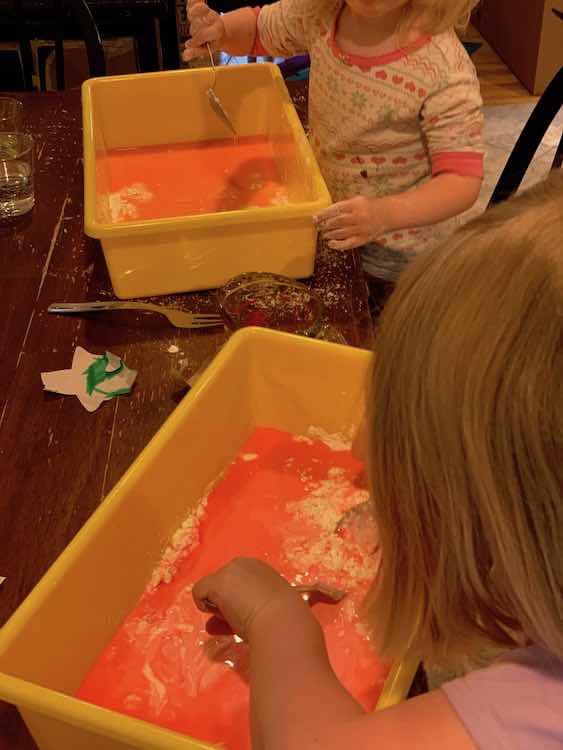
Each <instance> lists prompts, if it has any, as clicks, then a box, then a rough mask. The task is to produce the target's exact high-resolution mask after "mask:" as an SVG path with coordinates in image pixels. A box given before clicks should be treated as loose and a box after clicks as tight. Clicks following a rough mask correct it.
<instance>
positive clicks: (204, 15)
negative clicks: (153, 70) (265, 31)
mask: <svg viewBox="0 0 563 750" xmlns="http://www.w3.org/2000/svg"><path fill="white" fill-rule="evenodd" d="M256 18H257V17H256V13H255V12H254V11H253V10H252V8H249V7H247V8H239V9H238V10H233V11H231V12H230V13H225V14H223V15H219V13H216V12H215V11H214V10H211V9H210V8H208V7H207V5H206V3H205V2H204V1H203V0H189V1H188V19H189V22H190V31H191V35H192V36H191V39H189V40H188V41H187V42H186V47H185V49H184V53H183V58H184V60H186V62H187V61H189V60H192V59H193V58H195V57H201V56H203V55H206V54H207V48H206V46H205V45H206V44H209V45H210V46H211V48H212V49H213V50H218V49H220V50H224V51H225V52H228V53H229V54H230V55H249V54H250V53H251V52H252V49H253V47H254V42H255V40H256Z"/></svg>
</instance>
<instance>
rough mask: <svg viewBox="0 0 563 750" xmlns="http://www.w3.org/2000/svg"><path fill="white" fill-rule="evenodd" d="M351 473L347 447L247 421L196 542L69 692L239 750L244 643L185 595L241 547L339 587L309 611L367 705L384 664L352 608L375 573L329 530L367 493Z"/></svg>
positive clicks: (246, 738)
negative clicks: (247, 431)
mask: <svg viewBox="0 0 563 750" xmlns="http://www.w3.org/2000/svg"><path fill="white" fill-rule="evenodd" d="M361 473H362V466H361V464H359V463H358V462H357V461H356V460H355V459H354V458H353V457H352V455H351V453H350V452H349V451H333V450H331V449H330V448H329V447H327V445H325V444H324V443H322V442H320V441H317V440H314V441H313V440H308V441H304V440H298V439H296V438H295V436H292V435H290V434H288V433H285V432H281V431H279V430H274V429H270V428H258V429H257V430H256V431H255V433H254V434H253V435H252V437H251V438H250V439H249V441H248V442H247V444H246V445H245V446H244V447H243V449H242V450H241V452H240V454H239V456H238V458H237V459H236V460H235V462H234V463H233V464H232V465H231V466H230V467H229V469H228V470H227V471H226V473H225V475H224V477H223V479H222V480H221V481H220V482H219V483H218V484H217V485H216V487H215V489H214V490H213V491H212V492H211V494H210V495H209V498H208V501H207V506H206V508H205V511H204V513H203V516H202V518H201V520H200V521H199V541H197V542H196V543H195V544H193V545H192V547H191V548H190V549H188V550H186V552H185V553H184V556H183V557H182V558H181V559H180V560H179V561H177V562H176V563H175V564H173V565H172V567H171V568H170V569H169V573H170V574H171V575H172V577H171V580H169V582H168V583H166V582H161V583H159V584H158V585H157V586H156V588H153V589H152V590H151V589H150V587H149V589H147V592H146V593H145V594H144V595H143V596H142V598H141V599H140V601H139V603H138V604H137V606H136V607H135V608H134V610H133V611H132V612H131V613H130V614H129V616H128V617H127V618H126V619H125V621H124V623H123V624H122V626H121V628H120V629H119V631H118V632H117V633H116V635H115V637H114V638H113V639H112V641H111V642H110V644H109V645H108V646H107V647H106V649H105V650H104V652H103V653H102V655H101V656H100V658H99V660H98V661H97V663H96V664H95V665H94V667H93V669H92V670H91V672H90V673H89V674H88V676H87V677H86V679H85V681H84V682H83V684H82V686H81V687H80V689H79V691H78V693H77V695H78V697H80V698H82V699H84V700H87V701H90V702H92V703H96V704H98V705H101V706H105V707H107V708H111V709H114V710H116V711H119V712H122V713H124V714H129V715H131V716H135V717H138V718H141V719H145V720H147V721H150V722H153V723H155V724H159V725H161V726H164V727H168V728H170V729H175V730H177V731H179V732H182V733H185V734H188V735H190V736H192V737H195V738H197V739H200V740H206V741H209V742H214V743H220V744H222V745H224V746H225V747H226V748H228V750H248V749H249V748H250V733H249V726H248V725H249V705H248V704H249V688H248V681H247V657H248V654H247V648H246V646H245V644H244V643H241V642H239V641H240V639H237V638H235V637H233V636H232V635H227V636H211V635H209V634H208V632H207V631H206V622H207V620H208V617H207V616H206V615H204V614H202V613H201V612H199V611H198V610H197V609H196V608H195V605H194V604H193V600H192V596H191V587H192V585H193V583H194V582H195V581H197V580H198V579H199V578H200V577H201V576H203V575H206V574H208V573H210V572H212V571H214V570H215V569H217V568H218V567H219V566H221V565H223V564H225V563H226V562H228V561H229V560H231V559H232V558H233V557H235V556H237V555H245V556H253V557H258V558H261V559H263V560H265V561H267V562H269V563H270V564H271V565H273V566H274V567H275V568H276V569H278V570H279V571H280V572H281V573H282V574H283V575H284V576H285V577H286V578H287V579H288V580H289V581H290V582H294V583H306V582H311V581H314V580H322V581H324V582H326V583H328V584H330V585H333V586H336V587H339V588H342V589H344V590H346V591H347V592H348V596H347V597H346V598H345V599H344V600H343V601H342V602H340V603H339V604H314V605H313V606H312V611H313V613H314V614H315V615H316V617H317V618H318V619H319V621H320V622H321V624H322V627H323V631H324V634H325V638H326V642H327V647H328V652H329V656H330V660H331V663H332V666H333V668H334V670H335V672H336V674H337V676H338V677H339V679H340V680H341V682H342V683H343V684H344V686H345V687H346V688H347V689H348V690H349V691H350V692H351V693H352V694H353V695H354V697H355V698H356V699H357V700H358V701H359V702H360V703H361V704H362V705H363V706H364V707H365V708H368V709H369V708H373V707H374V706H375V703H376V701H377V698H378V696H379V694H380V692H381V688H382V685H383V682H384V679H385V677H386V675H387V673H388V668H387V666H386V665H384V664H382V663H381V662H380V661H379V660H378V658H377V656H376V654H375V652H374V651H373V649H372V646H371V643H370V642H369V639H367V637H366V636H365V633H364V631H363V629H362V628H361V625H360V624H359V619H358V614H357V611H358V608H359V605H360V603H361V601H362V599H363V596H364V595H365V592H366V591H367V588H368V586H369V581H370V580H372V578H373V575H374V571H375V563H374V556H373V547H372V546H370V549H369V551H368V550H367V547H366V548H365V549H364V548H363V547H362V545H361V544H359V545H358V543H357V540H346V539H343V538H341V537H339V536H338V535H336V534H334V531H333V529H334V518H338V517H339V515H340V514H341V513H342V512H343V511H344V510H346V509H348V508H349V507H351V506H353V505H355V504H357V503H358V502H361V501H362V500H364V499H365V497H366V493H365V491H364V490H363V489H362V488H361V486H360V484H359V477H360V476H361ZM311 501H312V503H311ZM317 506H318V507H317ZM311 508H313V510H314V512H311ZM325 508H326V509H327V512H326V514H325V513H324V509H325ZM319 519H320V520H319ZM335 551H336V552H337V553H338V557H339V561H337V562H335V561H334V559H333V557H334V556H333V553H334V552H335ZM124 553H125V551H124ZM165 558H166V556H165ZM366 561H369V562H370V565H368V568H369V570H368V572H367V574H366V569H365V566H364V563H366ZM165 569H166V564H165V563H164V564H163V565H161V568H160V570H161V571H164V570H165ZM358 571H361V573H358ZM280 666H281V665H280Z"/></svg>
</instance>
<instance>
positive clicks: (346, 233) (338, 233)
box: [322, 227, 350, 240]
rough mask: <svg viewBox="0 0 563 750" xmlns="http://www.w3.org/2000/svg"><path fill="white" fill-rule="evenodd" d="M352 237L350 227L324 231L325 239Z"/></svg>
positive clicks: (323, 236)
mask: <svg viewBox="0 0 563 750" xmlns="http://www.w3.org/2000/svg"><path fill="white" fill-rule="evenodd" d="M349 237H350V230H349V229H348V227H342V228H341V229H332V230H331V231H330V232H322V238H323V240H347V239H348V238H349Z"/></svg>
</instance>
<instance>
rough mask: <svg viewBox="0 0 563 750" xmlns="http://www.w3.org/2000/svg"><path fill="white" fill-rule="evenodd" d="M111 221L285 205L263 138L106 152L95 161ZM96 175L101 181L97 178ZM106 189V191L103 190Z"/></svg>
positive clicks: (268, 143)
mask: <svg viewBox="0 0 563 750" xmlns="http://www.w3.org/2000/svg"><path fill="white" fill-rule="evenodd" d="M96 169H97V175H98V180H97V182H98V184H99V185H102V184H103V185H104V186H105V189H109V196H105V197H108V199H109V209H110V213H111V219H112V222H122V221H133V220H139V219H161V218H165V217H170V216H186V215H192V214H206V213H214V212H216V211H229V210H233V209H240V208H247V207H256V206H271V205H281V204H285V203H287V200H288V198H287V192H286V190H285V188H284V186H283V184H282V181H281V177H280V174H279V171H278V167H277V165H276V160H275V158H274V149H273V144H272V141H271V140H270V139H269V138H267V137H266V136H252V137H245V138H237V139H233V138H229V139H226V140H213V141H197V142H193V143H180V144H169V145H164V146H144V147H139V148H129V149H110V150H109V151H107V153H106V154H105V155H99V156H98V159H97V162H96ZM102 175H103V176H104V177H105V179H101V177H102ZM108 185H109V188H108Z"/></svg>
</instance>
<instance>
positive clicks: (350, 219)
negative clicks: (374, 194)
mask: <svg viewBox="0 0 563 750" xmlns="http://www.w3.org/2000/svg"><path fill="white" fill-rule="evenodd" d="M315 223H316V224H317V226H318V227H319V229H320V231H321V232H326V231H329V230H332V229H341V228H343V227H350V226H352V225H353V224H354V216H353V214H346V213H339V214H336V216H333V217H332V218H328V219H320V220H319V221H317V222H315Z"/></svg>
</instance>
